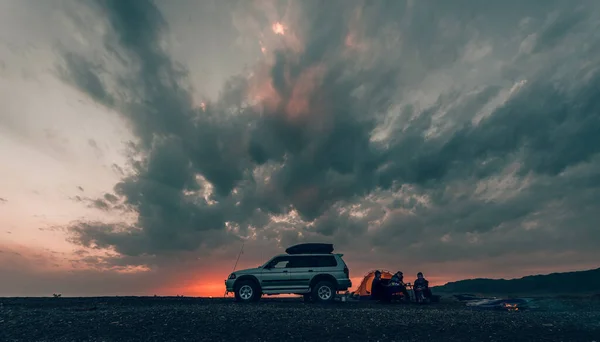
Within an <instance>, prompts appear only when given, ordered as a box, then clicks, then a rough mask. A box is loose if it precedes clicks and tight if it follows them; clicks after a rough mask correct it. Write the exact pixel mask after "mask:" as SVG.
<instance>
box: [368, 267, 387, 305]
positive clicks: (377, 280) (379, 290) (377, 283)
mask: <svg viewBox="0 0 600 342" xmlns="http://www.w3.org/2000/svg"><path fill="white" fill-rule="evenodd" d="M383 292H384V288H383V283H382V282H381V272H380V271H379V270H377V271H375V277H374V278H373V282H372V283H371V299H382V297H383Z"/></svg>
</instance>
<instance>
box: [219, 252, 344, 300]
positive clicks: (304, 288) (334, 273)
mask: <svg viewBox="0 0 600 342" xmlns="http://www.w3.org/2000/svg"><path fill="white" fill-rule="evenodd" d="M316 245H320V246H325V249H324V248H315V246H316ZM326 246H330V248H329V249H327V247H326ZM302 247H306V248H304V249H303V248H302ZM324 250H333V246H332V245H328V244H302V245H297V246H294V247H291V248H288V250H286V251H287V252H288V254H281V255H277V256H275V257H273V258H271V260H269V261H267V262H266V263H265V264H264V265H262V266H260V267H257V268H251V269H246V270H240V271H235V272H233V273H231V274H230V275H229V277H228V279H227V280H225V287H226V289H227V292H233V293H234V294H235V299H236V300H237V301H242V302H251V301H258V300H259V299H260V297H261V296H262V295H263V294H266V295H276V294H298V295H302V296H303V297H304V300H305V301H310V300H314V301H318V302H329V301H333V300H334V299H335V295H336V293H337V292H338V291H345V290H347V289H349V288H350V287H352V282H351V281H350V274H349V273H350V272H349V270H348V266H347V265H346V263H345V262H344V260H343V259H342V256H343V254H332V253H323V251H324Z"/></svg>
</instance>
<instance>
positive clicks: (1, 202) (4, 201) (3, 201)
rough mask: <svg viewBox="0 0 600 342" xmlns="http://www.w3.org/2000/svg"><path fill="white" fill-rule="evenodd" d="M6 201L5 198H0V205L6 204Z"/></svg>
mask: <svg viewBox="0 0 600 342" xmlns="http://www.w3.org/2000/svg"><path fill="white" fill-rule="evenodd" d="M7 202H8V200H7V199H6V198H2V197H0V204H3V203H7Z"/></svg>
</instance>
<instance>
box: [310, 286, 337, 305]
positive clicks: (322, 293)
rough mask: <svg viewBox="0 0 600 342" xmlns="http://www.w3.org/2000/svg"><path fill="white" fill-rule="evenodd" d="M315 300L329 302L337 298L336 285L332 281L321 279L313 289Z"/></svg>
mask: <svg viewBox="0 0 600 342" xmlns="http://www.w3.org/2000/svg"><path fill="white" fill-rule="evenodd" d="M312 298H313V300H314V301H315V302H319V303H329V302H332V301H333V300H334V299H335V286H334V285H333V284H332V283H331V282H330V281H320V282H318V283H317V285H316V286H315V287H313V290H312Z"/></svg>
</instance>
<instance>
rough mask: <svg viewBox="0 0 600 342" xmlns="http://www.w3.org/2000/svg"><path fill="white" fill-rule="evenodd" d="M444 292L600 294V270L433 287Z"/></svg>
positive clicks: (466, 281) (482, 279) (474, 281)
mask: <svg viewBox="0 0 600 342" xmlns="http://www.w3.org/2000/svg"><path fill="white" fill-rule="evenodd" d="M432 290H433V291H438V292H445V293H478V294H569V293H572V294H578V293H595V294H600V268H597V269H593V270H588V271H575V272H564V273H551V274H545V275H531V276H526V277H523V278H518V279H486V278H477V279H467V280H459V281H455V282H450V283H447V284H445V285H442V286H436V287H433V288H432Z"/></svg>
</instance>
